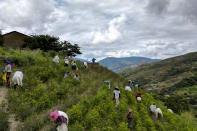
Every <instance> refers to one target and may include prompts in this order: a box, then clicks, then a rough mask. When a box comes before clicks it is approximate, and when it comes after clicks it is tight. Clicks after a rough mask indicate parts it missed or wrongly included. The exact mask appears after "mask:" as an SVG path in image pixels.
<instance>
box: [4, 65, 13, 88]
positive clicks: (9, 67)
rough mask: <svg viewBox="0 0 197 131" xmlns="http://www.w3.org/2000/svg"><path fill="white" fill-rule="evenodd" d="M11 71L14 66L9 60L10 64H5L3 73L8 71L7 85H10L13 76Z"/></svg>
mask: <svg viewBox="0 0 197 131" xmlns="http://www.w3.org/2000/svg"><path fill="white" fill-rule="evenodd" d="M11 72H12V66H11V64H10V62H8V64H7V65H6V66H5V69H4V71H3V73H6V87H8V88H9V87H10V76H11Z"/></svg>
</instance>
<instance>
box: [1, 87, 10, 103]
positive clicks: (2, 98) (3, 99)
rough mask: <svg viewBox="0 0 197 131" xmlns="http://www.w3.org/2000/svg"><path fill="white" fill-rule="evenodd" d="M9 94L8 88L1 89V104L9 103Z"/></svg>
mask: <svg viewBox="0 0 197 131" xmlns="http://www.w3.org/2000/svg"><path fill="white" fill-rule="evenodd" d="M7 93H8V89H7V88H1V87H0V104H1V103H2V102H7V99H6V96H7Z"/></svg>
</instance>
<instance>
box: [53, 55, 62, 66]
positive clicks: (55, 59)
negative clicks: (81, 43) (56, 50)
mask: <svg viewBox="0 0 197 131" xmlns="http://www.w3.org/2000/svg"><path fill="white" fill-rule="evenodd" d="M59 60H60V58H59V56H58V55H56V56H55V57H54V58H53V62H55V63H56V64H59V63H60V61H59Z"/></svg>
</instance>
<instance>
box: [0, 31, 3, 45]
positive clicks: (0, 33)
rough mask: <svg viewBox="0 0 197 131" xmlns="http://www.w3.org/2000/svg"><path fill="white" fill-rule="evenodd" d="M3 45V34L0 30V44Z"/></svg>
mask: <svg viewBox="0 0 197 131" xmlns="http://www.w3.org/2000/svg"><path fill="white" fill-rule="evenodd" d="M2 45H3V35H2V32H1V30H0V46H2Z"/></svg>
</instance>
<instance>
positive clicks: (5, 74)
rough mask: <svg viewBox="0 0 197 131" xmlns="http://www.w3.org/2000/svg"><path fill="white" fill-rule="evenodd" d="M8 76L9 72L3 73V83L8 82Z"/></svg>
mask: <svg viewBox="0 0 197 131" xmlns="http://www.w3.org/2000/svg"><path fill="white" fill-rule="evenodd" d="M6 76H7V73H4V74H3V77H2V79H3V83H6V82H7V80H6Z"/></svg>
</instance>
